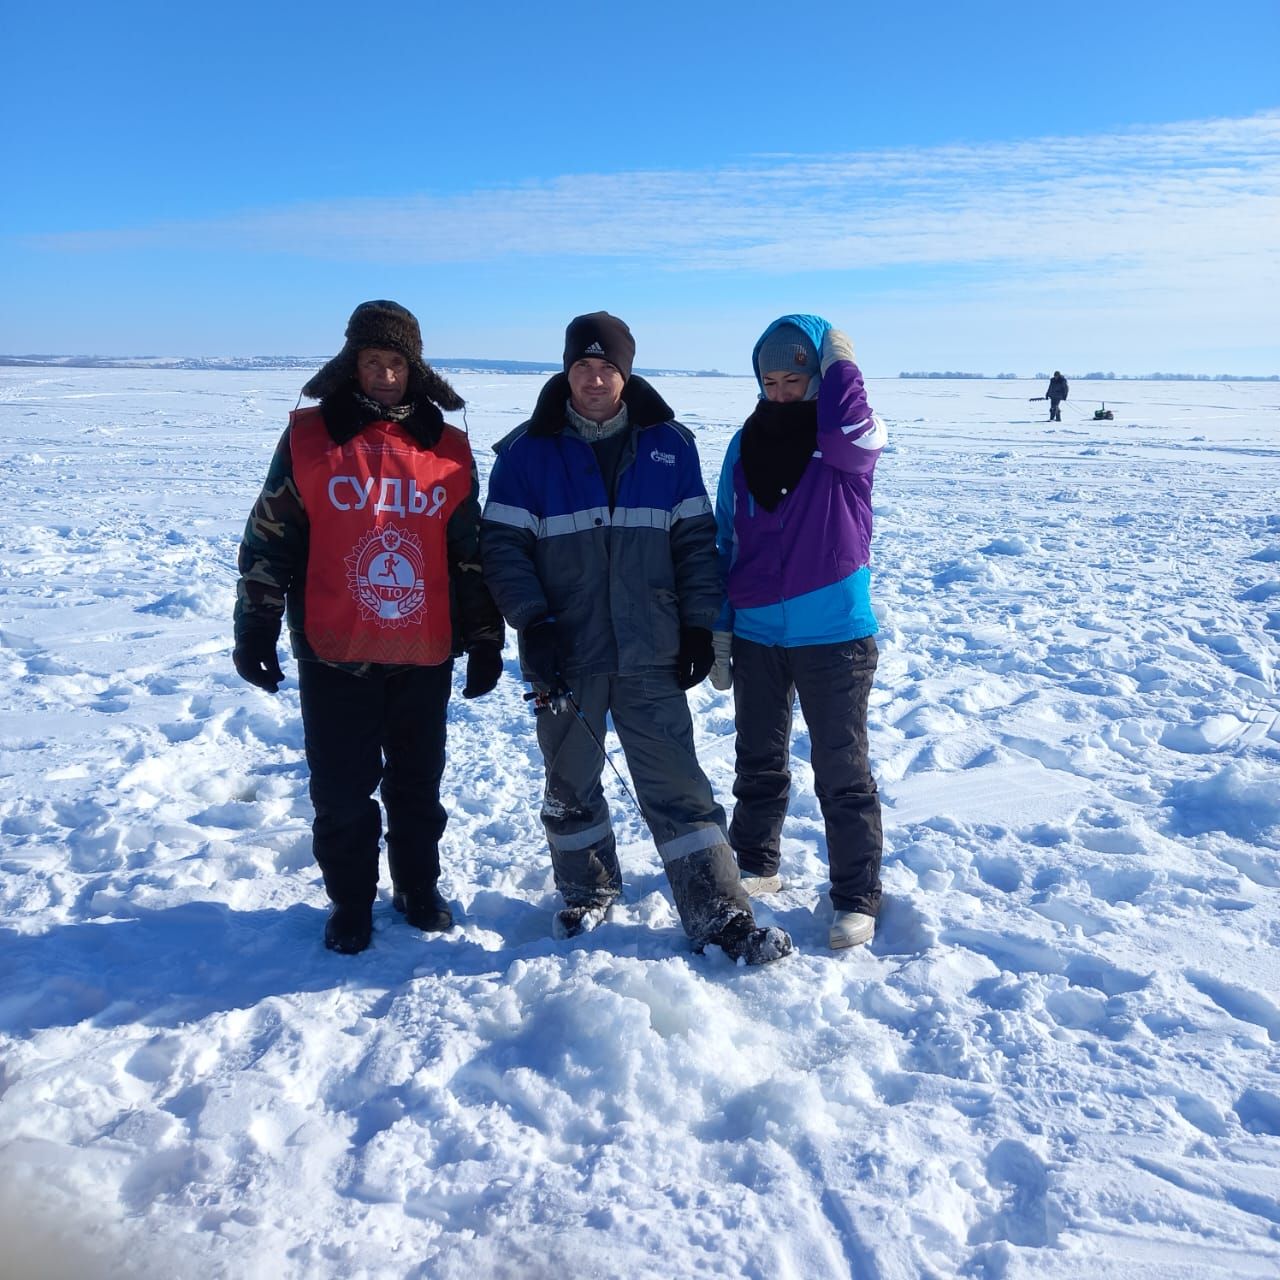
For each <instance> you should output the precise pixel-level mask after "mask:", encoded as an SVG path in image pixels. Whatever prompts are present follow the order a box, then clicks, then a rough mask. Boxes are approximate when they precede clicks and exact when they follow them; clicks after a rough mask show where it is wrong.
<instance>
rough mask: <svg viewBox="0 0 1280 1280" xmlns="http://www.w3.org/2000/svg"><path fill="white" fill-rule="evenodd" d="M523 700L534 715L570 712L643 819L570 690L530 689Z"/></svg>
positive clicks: (641, 813)
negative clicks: (527, 703)
mask: <svg viewBox="0 0 1280 1280" xmlns="http://www.w3.org/2000/svg"><path fill="white" fill-rule="evenodd" d="M524 700H525V701H526V702H532V703H533V710H534V714H535V715H536V714H538V712H541V711H549V712H550V713H551V714H552V715H553V716H555V715H559V714H560V712H562V711H569V710H571V711H572V712H573V714H574V715H575V716H576V717H577V719H578V723H579V724H580V725H581V726H582V727H583V728H584V729H585V730H586V731H587V733H588V734H589V735H590V736H591V741H592V742H594V743H595V744H596V747H597V748H598V749H599V751H600V754H601V755H602V756H604V758H605V760H606V761H607V762H608V765H609V768H610V769H612V770H613V776H614V777H615V778H617V779H618V782H619V783H620V784H621V786H622V789H623V791H625V792H626V793H627V799H628V800H630V801H631V803H632V804H633V805H635V808H636V812H637V813H638V814H639V815H640V817H641V818H643V817H644V810H643V809H641V808H640V802H639V801H638V800H637V799H636V798H635V796H634V795H633V794H632V791H631V788H630V787H629V786H627V780H626V778H624V777H623V776H622V774H621V773H620V772H619V771H618V766H617V765H616V764H614V763H613V757H612V756H611V755H610V754H609V753H608V751H606V750H605V746H604V743H603V742H601V741H600V738H599V735H598V734H597V733H596V731H595V730H594V729H593V728H592V727H591V721H590V720H588V719H587V717H586V716H585V715H583V714H582V708H581V707H580V706H579V705H578V700H577V698H575V697H574V696H573V694H572V692H570V690H568V689H564V688H562V689H560V690H558V691H552V690H547V692H546V693H540V692H539V691H538V690H537V689H531V690H530V691H529V692H528V693H526V694H525V695H524Z"/></svg>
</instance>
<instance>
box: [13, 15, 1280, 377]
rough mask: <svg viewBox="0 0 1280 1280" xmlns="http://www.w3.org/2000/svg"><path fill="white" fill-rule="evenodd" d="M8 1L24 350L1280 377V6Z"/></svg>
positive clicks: (17, 314) (16, 341) (16, 272)
mask: <svg viewBox="0 0 1280 1280" xmlns="http://www.w3.org/2000/svg"><path fill="white" fill-rule="evenodd" d="M802 12H803V10H802V9H800V8H799V7H796V6H782V5H778V4H776V3H754V2H752V0H739V3H708V4H698V3H696V0H688V2H687V3H683V4H677V3H666V2H665V0H663V2H660V3H637V4H635V5H631V6H625V7H624V6H617V5H612V6H599V5H593V4H582V3H570V4H555V5H545V6H543V5H534V4H528V3H506V0H493V2H491V3H487V4H484V5H459V4H456V3H454V4H448V5H446V4H437V3H419V4H413V3H402V4H400V5H398V6H394V7H391V6H383V7H381V8H375V9H372V10H369V11H366V10H364V9H363V8H362V9H360V10H357V9H355V8H354V7H348V6H342V5H338V4H332V3H327V2H321V3H312V4H308V5H305V6H304V5H299V4H269V3H264V4H262V5H261V7H259V6H258V5H249V4H241V3H238V0H233V2H231V3H224V4H220V5H218V6H202V5H192V6H176V5H172V4H165V5H159V4H133V3H129V0H121V3H119V4H117V5H112V6H107V5H101V4H96V3H95V4H92V5H90V4H71V5H53V6H44V7H39V6H31V5H23V6H19V5H16V4H11V5H7V6H4V7H3V9H0V47H3V48H4V49H6V50H7V51H8V52H7V55H6V58H5V64H6V74H5V77H4V79H3V83H2V84H0V112H2V118H3V119H4V120H5V121H7V122H8V126H7V127H6V130H5V143H4V148H3V157H4V158H3V160H2V161H0V166H2V167H0V173H3V176H4V183H3V191H4V195H3V197H2V198H0V352H4V353H9V354H18V353H32V352H50V353H53V352H56V353H94V354H103V355H126V354H174V355H194V354H205V355H215V354H217V355H226V354H313V353H314V354H326V353H330V352H332V351H334V350H336V349H337V347H338V346H339V345H340V343H341V334H342V328H343V326H344V324H345V321H346V317H347V315H348V314H349V312H350V310H351V308H352V307H353V306H354V305H355V304H356V303H357V302H359V301H361V300H362V299H365V298H371V297H392V298H395V299H397V300H399V301H401V302H403V303H404V304H405V305H407V306H409V307H411V308H412V309H413V310H414V311H415V312H416V313H417V314H418V316H419V318H420V320H421V321H422V326H423V330H424V334H425V339H426V348H427V352H428V354H429V355H435V356H440V357H447V356H475V357H492V358H503V357H505V358H509V359H549V358H555V357H556V356H557V355H558V352H559V350H560V346H561V341H562V335H563V329H564V324H565V322H566V321H567V320H568V319H569V318H570V317H571V316H573V315H574V314H577V313H578V312H582V311H589V310H596V309H598V308H605V309H608V310H610V311H613V312H615V313H617V314H619V315H622V316H623V317H624V318H626V319H627V320H628V321H629V323H630V324H631V326H632V329H633V330H634V332H635V333H636V337H637V342H638V348H639V349H638V353H637V362H638V363H639V364H640V365H646V366H662V367H678V368H720V369H723V370H725V371H729V372H746V371H747V369H748V363H749V357H750V350H751V346H752V344H753V342H754V340H755V338H756V337H757V336H758V334H759V332H760V330H761V329H762V328H763V327H764V325H765V324H766V323H767V322H768V321H769V320H771V319H772V318H774V316H776V315H778V314H781V313H783V312H786V311H791V310H805V311H816V312H819V313H821V314H824V315H827V316H829V318H830V319H832V320H833V321H834V322H835V323H837V324H839V325H840V326H841V327H842V328H845V329H847V330H848V331H849V332H850V334H851V335H852V336H853V338H854V340H855V343H856V344H857V347H858V351H859V355H860V359H861V361H862V363H863V366H864V368H865V369H866V371H867V372H868V374H871V375H876V374H896V373H897V372H898V371H899V370H900V369H940V368H951V369H965V370H978V371H985V372H987V373H996V372H1001V371H1004V370H1009V371H1014V372H1020V373H1033V372H1035V371H1037V370H1040V369H1045V368H1049V367H1062V368H1067V369H1074V370H1078V371H1084V370H1086V369H1114V370H1115V371H1117V372H1147V371H1152V370H1157V369H1159V370H1174V371H1192V372H1219V371H1232V372H1265V373H1270V372H1280V322H1278V321H1277V320H1276V304H1275V298H1276V296H1277V293H1278V292H1280V233H1278V232H1277V227H1280V72H1277V70H1276V67H1277V64H1278V63H1280V0H1240V2H1238V3H1237V2H1234V0H1225V2H1223V3H1219V4H1217V5H1212V6H1210V5H1205V4H1203V3H1183V2H1182V0H1167V2H1165V3H1155V2H1147V0H1141V2H1137V3H1124V2H1122V0H1121V2H1117V0H1110V3H1105V4H1103V3H1093V2H1092V0H1088V2H1085V3H1075V4H1072V5H1070V6H1067V5H1054V4H1041V3H1014V2H1013V0H1010V2H1009V3H995V2H994V0H975V2H973V3H943V2H941V0H938V2H936V3H911V2H910V0H898V3H839V2H838V0H837V2H836V3H831V4H828V5H825V6H811V7H810V9H809V10H808V12H809V14H810V15H811V16H808V17H802V16H801V14H802Z"/></svg>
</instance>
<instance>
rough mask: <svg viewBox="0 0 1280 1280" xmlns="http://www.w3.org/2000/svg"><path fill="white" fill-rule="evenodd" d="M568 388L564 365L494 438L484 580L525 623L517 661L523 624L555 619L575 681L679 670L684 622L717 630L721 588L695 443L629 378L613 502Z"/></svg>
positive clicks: (652, 394) (511, 616)
mask: <svg viewBox="0 0 1280 1280" xmlns="http://www.w3.org/2000/svg"><path fill="white" fill-rule="evenodd" d="M568 399H569V385H568V379H567V378H566V377H565V375H564V374H557V375H556V376H555V377H554V378H552V379H551V380H550V381H549V382H548V383H547V385H546V386H545V387H544V388H543V390H542V393H541V394H540V395H539V397H538V404H537V407H536V408H535V409H534V412H533V416H532V417H531V418H530V419H529V421H528V422H526V423H524V424H523V425H522V426H520V427H518V428H517V429H516V430H515V431H514V432H512V433H511V434H510V435H509V436H507V437H506V438H505V439H503V440H501V441H499V442H498V444H497V445H495V446H494V447H495V449H496V450H497V453H498V459H497V461H496V462H495V463H494V466H493V473H492V475H491V476H490V478H489V494H488V498H487V500H486V502H485V508H484V518H483V522H482V524H481V534H480V543H481V554H482V558H483V563H484V577H485V582H486V584H487V585H488V587H489V590H490V591H491V592H492V594H493V598H494V599H495V600H496V601H497V604H498V608H499V609H501V611H502V613H503V614H504V615H505V617H506V618H507V620H508V621H509V622H510V623H511V625H512V626H514V627H515V628H516V629H517V630H518V631H519V632H521V659H522V664H523V632H524V629H525V628H526V627H527V626H528V625H529V623H531V622H534V621H536V620H537V619H538V618H541V617H544V616H552V617H554V618H555V619H556V632H557V637H558V641H559V643H560V645H561V649H562V669H563V671H564V673H565V675H566V676H567V677H569V678H570V679H572V678H573V677H574V676H580V675H609V674H634V673H638V672H643V671H654V670H662V669H670V668H672V667H673V666H674V664H675V660H676V652H677V649H678V647H679V643H680V628H681V627H682V626H684V627H687V626H700V627H710V626H711V625H712V623H713V622H714V620H715V617H716V614H717V612H718V611H719V608H720V602H721V598H722V597H721V589H720V577H719V569H718V566H717V561H716V545H715V539H716V526H715V517H714V515H713V514H712V509H711V502H710V499H709V498H708V497H707V491H706V487H705V485H704V484H703V481H702V471H701V468H700V466H699V463H698V450H697V446H696V445H695V444H694V441H693V436H692V434H691V433H690V432H689V431H688V429H687V428H685V427H683V426H682V425H681V424H680V423H678V422H676V421H674V419H673V415H672V411H671V408H670V407H669V406H668V405H667V403H666V402H665V401H664V400H663V399H662V397H661V396H660V395H658V393H657V392H656V391H655V390H654V389H653V388H652V387H651V386H650V385H649V384H648V383H647V382H646V381H645V380H644V379H643V378H641V377H638V376H634V375H633V376H632V377H631V378H629V379H628V381H627V384H626V386H625V387H624V388H623V393H622V399H623V403H624V404H626V406H627V411H628V417H629V422H630V426H629V432H630V437H629V439H628V441H627V443H626V445H625V447H624V450H623V454H622V458H621V460H620V462H619V464H618V478H617V492H616V494H615V498H614V503H613V508H612V510H610V505H609V496H608V493H607V491H606V488H605V481H604V478H603V476H602V475H601V474H600V468H599V466H598V465H597V463H596V456H595V452H594V450H593V449H592V447H591V445H590V444H588V443H587V441H585V440H583V439H582V438H581V437H579V436H578V435H577V434H576V433H574V432H573V431H570V430H566V412H565V405H566V403H567V401H568ZM525 675H526V678H529V673H528V671H527V670H526V671H525Z"/></svg>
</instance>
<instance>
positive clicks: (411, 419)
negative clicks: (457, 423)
mask: <svg viewBox="0 0 1280 1280" xmlns="http://www.w3.org/2000/svg"><path fill="white" fill-rule="evenodd" d="M320 413H321V415H322V416H323V417H324V425H325V427H326V428H327V430H328V432H329V437H330V439H331V440H332V441H333V442H334V444H346V443H347V441H348V440H350V439H351V438H352V437H353V436H356V435H358V434H359V433H360V432H361V431H363V430H364V429H365V427H367V426H368V425H369V424H370V423H371V422H382V421H385V419H384V418H381V417H380V416H379V415H378V413H377V411H376V409H374V408H373V407H372V406H370V405H368V404H365V403H362V402H361V400H360V399H359V397H358V396H357V395H356V394H355V391H354V389H353V388H351V387H350V386H347V387H344V388H343V389H342V390H340V391H335V392H333V394H332V395H327V396H325V397H324V399H323V400H321V401H320ZM400 425H401V426H402V427H404V429H405V430H406V431H407V432H408V433H409V434H410V435H411V436H412V437H413V438H414V440H415V441H416V442H417V443H418V444H420V445H421V446H422V447H423V448H424V449H433V448H434V447H435V445H436V442H437V441H438V440H439V439H440V436H441V434H442V433H443V431H444V415H443V414H442V413H441V412H440V410H439V409H438V408H437V407H436V406H435V405H434V404H433V403H432V402H431V401H430V400H419V401H418V402H417V403H416V404H415V405H414V407H413V412H412V413H411V414H410V415H409V416H408V417H407V418H405V419H404V421H403V422H401V424H400Z"/></svg>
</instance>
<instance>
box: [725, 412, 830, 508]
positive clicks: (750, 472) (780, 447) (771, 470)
mask: <svg viewBox="0 0 1280 1280" xmlns="http://www.w3.org/2000/svg"><path fill="white" fill-rule="evenodd" d="M817 447H818V402H817V401H816V400H791V401H788V402H787V403H786V404H775V403H774V402H773V401H772V400H761V401H760V403H759V404H757V405H756V408H755V412H754V413H753V414H752V415H751V417H749V418H748V419H747V420H746V422H745V424H744V425H743V428H742V472H743V475H744V476H745V477H746V480H747V489H748V490H749V491H750V493H751V496H752V497H753V498H754V499H755V500H756V501H757V502H758V503H759V504H760V505H761V506H762V507H763V508H764V509H765V510H766V511H774V510H776V509H777V507H778V504H779V503H780V502H781V501H782V499H783V498H785V497H786V496H787V494H789V493H792V492H794V491H795V487H796V485H798V484H799V483H800V477H801V476H802V475H804V469H805V467H807V466H808V465H809V459H810V458H812V457H813V451H814V450H815V449H816V448H817Z"/></svg>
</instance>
